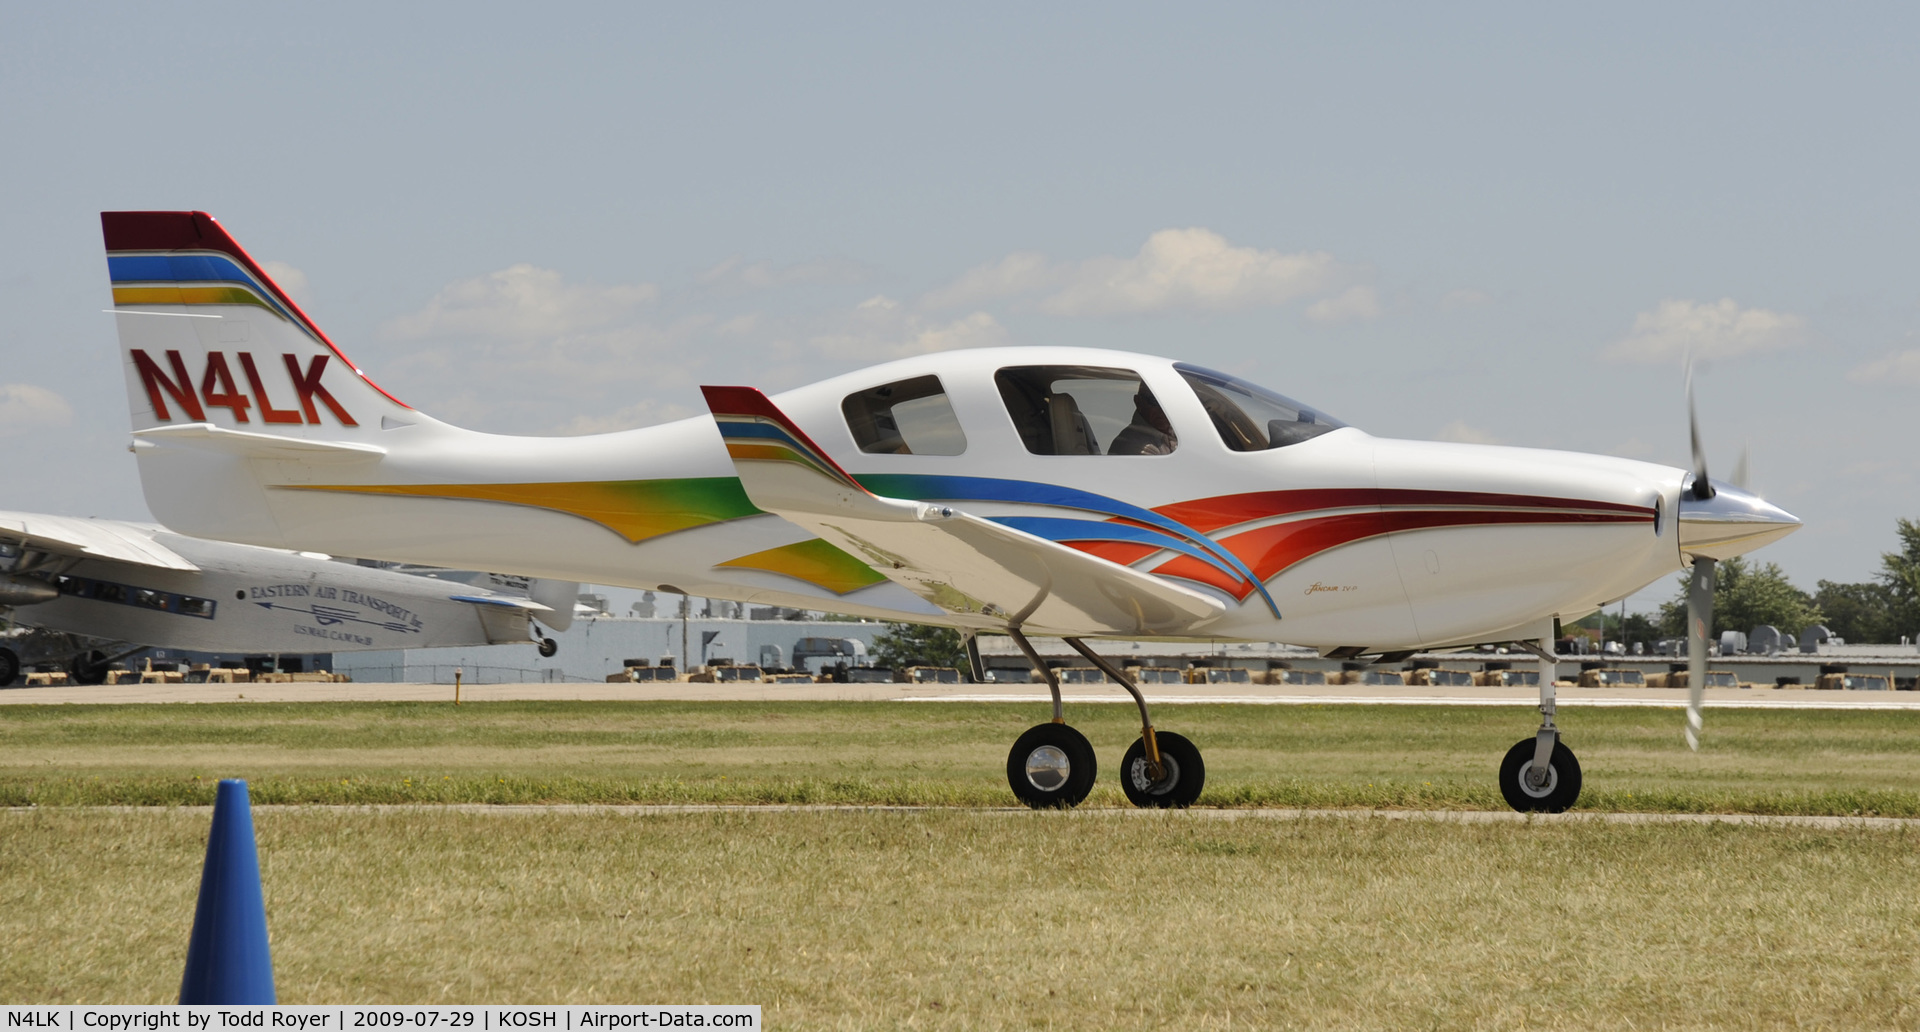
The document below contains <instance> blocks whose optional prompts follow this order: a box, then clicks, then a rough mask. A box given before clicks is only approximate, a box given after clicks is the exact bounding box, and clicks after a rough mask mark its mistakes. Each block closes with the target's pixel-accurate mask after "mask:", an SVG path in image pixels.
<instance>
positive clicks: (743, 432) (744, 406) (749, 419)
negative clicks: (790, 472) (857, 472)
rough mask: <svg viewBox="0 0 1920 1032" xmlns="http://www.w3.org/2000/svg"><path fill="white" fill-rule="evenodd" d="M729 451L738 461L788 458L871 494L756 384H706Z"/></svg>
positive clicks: (709, 402) (710, 405)
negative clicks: (731, 385)
mask: <svg viewBox="0 0 1920 1032" xmlns="http://www.w3.org/2000/svg"><path fill="white" fill-rule="evenodd" d="M700 392H701V393H702V394H705V395H706V397H707V407H708V408H709V409H712V410H713V421H714V422H715V423H716V424H718V425H719V427H720V437H721V438H722V439H723V440H725V441H726V443H727V454H728V455H730V456H732V457H733V459H734V460H735V461H736V462H738V461H742V460H745V461H750V462H786V463H792V464H794V465H798V466H803V467H805V468H807V469H810V470H812V471H814V472H815V473H818V474H820V475H821V476H824V477H827V478H828V479H831V480H835V481H838V482H839V483H840V484H841V485H843V486H845V487H849V488H852V489H853V490H855V491H858V492H860V494H862V495H869V496H870V495H871V492H869V491H868V490H867V489H866V488H864V487H862V486H860V482H859V481H858V480H855V479H853V476H852V474H850V473H848V472H847V471H846V470H844V469H841V468H840V464H839V463H837V462H835V461H833V459H832V457H830V456H828V455H827V453H826V450H825V449H823V448H821V447H820V446H819V445H817V444H815V443H813V439H812V438H811V437H808V436H807V432H806V431H804V430H802V429H800V428H799V427H798V426H795V425H794V423H793V421H792V420H790V419H788V418H787V416H786V414H785V413H783V412H781V411H780V409H779V408H777V407H776V406H775V405H774V404H773V402H772V401H770V400H768V398H767V396H766V395H765V394H762V393H760V390H759V389H758V388H755V387H702V388H700Z"/></svg>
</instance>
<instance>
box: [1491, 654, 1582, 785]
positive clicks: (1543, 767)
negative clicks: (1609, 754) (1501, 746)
mask: <svg viewBox="0 0 1920 1032" xmlns="http://www.w3.org/2000/svg"><path fill="white" fill-rule="evenodd" d="M1513 644H1515V645H1517V646H1519V647H1520V648H1522V649H1524V650H1526V651H1528V652H1531V653H1533V654H1534V656H1536V657H1538V658H1539V660H1540V730H1539V731H1537V732H1535V733H1534V736H1533V737H1532V738H1523V739H1521V740H1520V741H1518V742H1515V743H1514V745H1513V748H1511V749H1508V750H1507V755H1506V758H1505V759H1502V760H1501V761H1500V795H1501V797H1502V798H1504V799H1506V801H1507V805H1508V806H1511V807H1513V808H1514V809H1516V810H1518V811H1520V812H1521V813H1529V812H1532V813H1565V812H1566V811H1567V810H1570V809H1572V808H1573V804H1574V801H1575V800H1577V799H1579V798H1580V761H1579V760H1578V759H1576V758H1574V755H1573V750H1572V749H1569V748H1567V746H1566V743H1565V742H1562V741H1561V740H1560V728H1559V727H1557V726H1556V725H1555V724H1554V722H1553V702H1554V699H1553V695H1554V692H1553V675H1554V672H1555V671H1554V667H1555V656H1554V654H1553V653H1552V652H1550V651H1548V650H1550V649H1551V648H1552V647H1553V624H1552V622H1551V621H1549V622H1548V624H1547V626H1546V628H1545V633H1543V634H1542V635H1541V637H1540V643H1539V644H1538V645H1536V644H1534V643H1533V642H1530V641H1516V642H1514V643H1513Z"/></svg>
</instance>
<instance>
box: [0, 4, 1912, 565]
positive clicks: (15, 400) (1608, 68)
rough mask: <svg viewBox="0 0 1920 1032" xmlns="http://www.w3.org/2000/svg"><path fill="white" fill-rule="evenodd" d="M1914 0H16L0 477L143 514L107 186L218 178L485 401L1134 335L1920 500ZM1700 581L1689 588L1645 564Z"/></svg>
mask: <svg viewBox="0 0 1920 1032" xmlns="http://www.w3.org/2000/svg"><path fill="white" fill-rule="evenodd" d="M1916 22H1920V15H1916V14H1915V13H1914V11H1913V10H1912V9H1910V8H1903V7H1896V6H1880V7H1876V6H1869V5H1848V6H1845V7H1841V8H1832V7H1815V6H1811V5H1809V6H1799V7H1793V6H1778V5H1760V4H1713V5H1705V4H1701V5H1612V6H1608V7H1605V8H1578V7H1574V6H1572V5H1525V4H1512V5H1405V6H1391V5H1370V6H1362V5H1324V6H1298V7H1279V6H1277V5H1244V6H1242V5H1179V6H1178V7H1175V6H1173V5H1165V6H1138V5H1119V4H1098V5H1091V4H1089V5H1070V4H1054V5H980V4H975V5H965V6H964V7H962V6H961V5H948V6H945V7H934V6H931V5H923V6H907V5H840V4H834V5H814V6H804V7H803V6H801V5H766V6H748V5H686V6H684V7H677V8H644V7H636V6H633V5H607V6H592V5H571V4H544V5H538V6H530V5H512V6H487V5H468V4H463V5H428V4H420V5H386V4H382V5H360V6H355V5H326V6H324V7H322V6H315V5H309V6H306V7H299V8H292V7H289V8H285V9H282V8H278V7H275V6H273V5H257V4H232V5H196V4H170V5H166V6H164V7H160V6H134V5H128V6H85V5H26V4H17V3H10V4H4V5H0V97H4V98H5V103H4V104H0V140H4V141H5V147H4V150H3V151H0V153H4V155H5V160H4V161H0V185H3V186H4V188H5V193H4V196H5V197H6V199H7V204H6V205H5V207H4V209H3V210H0V225H3V226H4V227H5V228H6V229H7V230H8V231H9V233H8V235H9V236H10V237H11V238H13V239H14V240H16V241H17V242H19V243H20V244H21V245H22V246H17V247H15V248H13V249H12V250H10V252H9V254H8V255H7V256H4V257H0V308H3V310H4V312H5V317H4V321H3V322H0V341H4V343H3V344H0V348H4V352H3V353H4V354H5V355H6V357H7V362H6V367H5V368H4V370H0V435H4V436H0V474H3V475H4V481H5V483H7V484H8V485H9V486H10V488H11V491H10V492H9V493H8V497H7V499H6V501H5V503H4V504H5V506H6V507H8V508H15V509H27V510H46V511H51V512H59V513H69V514H78V515H102V516H116V517H127V518H144V517H145V508H144V505H143V503H142V502H141V500H140V494H139V488H138V484H137V480H136V476H135V473H134V469H133V464H132V460H131V457H130V456H129V455H127V454H126V452H125V431H126V422H125V418H126V417H125V414H124V405H123V402H122V398H123V387H122V385H121V383H120V376H119V371H118V366H117V362H116V358H115V354H116V352H115V345H114V338H113V328H112V324H111V320H110V319H109V318H108V317H107V316H105V315H102V314H100V310H101V309H102V308H104V307H106V304H107V303H108V296H107V289H106V277H105V269H104V262H103V261H102V258H101V253H100V239H99V231H98V222H97V213H98V212H99V211H100V210H102V209H109V208H127V209H131V208H198V209H202V210H206V211H210V212H213V213H214V214H215V215H217V216H218V217H219V218H220V219H221V220H222V221H223V222H224V223H225V224H226V225H227V227H228V229H229V231H231V232H232V233H233V234H234V235H235V236H236V237H237V238H238V239H239V240H240V241H241V242H242V243H243V244H244V245H246V246H247V247H248V248H249V250H251V251H252V252H253V254H254V255H255V257H256V258H259V259H262V260H263V261H270V262H275V263H280V264H277V265H276V266H274V267H275V268H276V269H280V270H282V271H283V272H284V273H285V277H286V280H287V284H288V286H289V288H290V289H292V290H293V291H294V292H295V293H296V296H300V297H302V298H303V299H304V300H305V301H307V302H308V303H309V311H310V312H311V314H313V315H314V317H315V318H316V319H317V320H318V321H319V322H320V323H321V325H323V326H325V327H326V328H327V329H328V331H329V333H330V334H331V335H332V336H333V337H334V338H335V339H336V341H338V342H339V343H340V344H341V345H342V347H344V348H345V349H346V350H347V351H348V353H350V354H352V355H353V356H354V358H355V360H356V361H358V362H359V363H360V364H361V365H363V366H364V367H366V368H367V369H368V370H369V372H371V373H372V375H373V376H374V377H375V378H376V379H377V380H379V381H380V382H381V383H382V384H383V385H384V386H386V387H388V388H389V389H390V390H392V391H393V392H394V393H395V394H397V395H398V396H400V397H401V398H403V399H405V400H407V401H408V402H409V403H411V404H413V405H415V406H417V407H419V408H422V409H424V410H426V411H428V412H432V413H434V414H436V415H439V416H441V417H443V418H447V419H450V420H452V421H454V422H459V423H462V424H465V425H470V426H474V427H477V428H480V429H488V430H498V431H506V432H526V433H559V432H582V431H589V430H596V429H611V428H616V427H623V426H632V425H642V424H645V423H648V422H652V421H657V420H660V419H665V418H670V417H673V416H677V415H684V414H688V413H691V412H694V411H698V410H699V401H698V395H697V391H696V388H697V386H698V384H699V383H701V382H714V381H716V380H718V381H727V382H732V381H740V380H745V381H748V382H753V383H756V384H759V385H761V386H765V387H768V388H771V389H778V388H783V387H788V386H793V385H796V384H798V383H802V382H806V381H807V380H811V379H814V378H817V377H819V376H823V375H829V374H833V373H838V372H841V371H845V370H847V369H850V368H855V367H857V366H859V365H861V364H865V363H867V362H871V361H875V360H879V359H882V358H886V357H892V356H894V355H899V354H907V353H913V352H915V351H920V350H926V349H931V348H940V347H958V346H981V345H991V344H996V343H1018V344H1049V343H1061V344H1084V345H1099V346H1114V347H1122V348H1129V349H1134V350H1140V351H1147V352H1153V353H1159V354H1169V355H1175V356H1178V357H1181V358H1186V359H1189V360H1192V361H1196V362H1201V363H1203V364H1207V365H1212V366H1216V367H1220V368H1224V369H1229V370H1232V371H1235V372H1240V373H1243V374H1245V375H1248V376H1251V377H1253V378H1255V379H1258V380H1260V381H1262V382H1265V383H1267V384H1269V385H1270V386H1273V387H1275V388H1277V389H1279V390H1282V391H1285V392H1287V393H1290V394H1293V395H1295V396H1298V397H1300V398H1302V399H1303V400H1307V401H1309V402H1311V403H1313V404H1316V405H1318V406H1320V407H1323V408H1325V409H1327V410H1329V411H1331V412H1332V413H1334V414H1336V415H1338V416H1339V417H1341V418H1343V419H1345V420H1348V421H1350V422H1352V423H1354V424H1356V425H1358V426H1361V427H1363V428H1365V429H1367V430H1369V431H1371V432H1373V433H1376V434H1381V435H1390V436H1405V437H1417V438H1450V439H1459V440H1486V441H1498V442H1502V443H1509V444H1518V445H1532V446H1542V447H1557V448H1571V449H1578V450H1587V451H1601V452H1610V453H1615V454H1623V455H1632V456H1635V457H1642V458H1648V459H1655V460H1661V461H1668V462H1673V463H1676V464H1682V463H1684V462H1685V456H1686V424H1685V413H1684V409H1683V402H1682V395H1681V367H1680V359H1679V356H1680V355H1681V354H1682V353H1684V351H1685V350H1686V349H1687V348H1688V347H1692V348H1694V349H1695V350H1696V352H1697V353H1699V354H1701V355H1703V356H1705V363H1704V368H1703V369H1702V371H1701V374H1700V377H1699V390H1700V401H1701V414H1702V418H1703V427H1704V430H1705V433H1706V435H1707V440H1708V444H1709V447H1710V450H1711V456H1712V458H1713V460H1714V463H1715V466H1716V472H1724V471H1729V470H1731V468H1732V465H1733V462H1734V459H1735V457H1736V456H1737V455H1738V453H1739V451H1740V449H1741V447H1742V446H1743V445H1744V446H1749V447H1751V449H1752V452H1753V469H1754V484H1755V486H1756V487H1757V488H1759V489H1760V490H1761V491H1762V492H1763V493H1765V494H1766V495H1767V496H1768V497H1769V498H1771V499H1772V500H1774V501H1776V502H1779V503H1780V504H1782V505H1784V506H1785V507H1787V508H1788V509H1790V510H1792V511H1794V512H1795V513H1797V514H1799V515H1801V516H1802V517H1804V518H1805V519H1806V520H1807V528H1806V529H1805V530H1803V531H1802V532H1800V533H1799V534H1796V535H1795V536H1794V537H1792V538H1790V539H1789V540H1787V541H1786V542H1784V543H1782V544H1780V545H1778V546H1775V547H1773V548H1771V549H1769V550H1768V551H1767V552H1766V553H1765V555H1766V557H1768V558H1770V559H1773V560H1775V561H1778V562H1780V563H1781V564H1782V565H1783V566H1784V567H1785V568H1786V570H1787V572H1788V573H1789V574H1790V575H1791V576H1792V577H1794V579H1795V580H1796V581H1797V582H1799V583H1800V584H1801V585H1802V586H1804V587H1807V588H1809V589H1810V588H1812V587H1813V584H1814V582H1815V581H1816V580H1818V579H1821V578H1826V579H1833V580H1858V579H1863V578H1865V577H1867V576H1869V575H1870V574H1871V573H1872V571H1873V569H1874V567H1875V566H1876V565H1877V562H1878V556H1879V553H1880V552H1881V551H1884V550H1886V549H1888V548H1891V547H1892V544H1893V533H1892V528H1893V521H1894V519H1895V518H1896V517H1898V516H1920V485H1917V484H1916V481H1915V477H1914V468H1915V466H1914V463H1915V457H1914V451H1915V450H1914V447H1913V440H1914V435H1913V433H1912V432H1911V431H1910V429H1909V428H1910V427H1912V426H1914V425H1915V423H1916V421H1917V420H1920V415H1917V414H1916V412H1915V406H1914V404H1913V399H1914V398H1915V395H1916V389H1920V276H1917V275H1916V273H1920V258H1916V246H1915V241H1916V239H1920V233H1916V230H1920V225H1916V223H1920V202H1916V199H1915V187H1914V182H1915V174H1916V169H1920V147H1916V143H1915V133H1914V129H1915V126H1916V125H1920V119H1916V117H1915V115H1916V113H1920V112H1916V107H1917V106H1920V81H1916V80H1920V73H1916V71H1915V63H1914V62H1913V61H1912V60H1911V41H1912V40H1913V39H1914V38H1915V35H1916V33H1915V29H1916V28H1917V27H1920V25H1916ZM1670 594H1671V589H1670V587H1668V586H1666V585H1658V586H1656V587H1655V588H1654V589H1653V590H1652V591H1651V592H1648V593H1646V594H1645V597H1644V598H1643V599H1642V600H1641V601H1642V602H1650V601H1652V600H1654V599H1657V598H1662V597H1666V596H1668V595H1670Z"/></svg>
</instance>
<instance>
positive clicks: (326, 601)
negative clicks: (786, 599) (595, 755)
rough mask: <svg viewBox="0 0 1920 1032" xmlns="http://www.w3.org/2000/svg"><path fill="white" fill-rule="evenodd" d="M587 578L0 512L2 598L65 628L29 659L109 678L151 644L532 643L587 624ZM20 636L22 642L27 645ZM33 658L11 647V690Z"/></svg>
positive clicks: (3, 666)
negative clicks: (377, 558)
mask: <svg viewBox="0 0 1920 1032" xmlns="http://www.w3.org/2000/svg"><path fill="white" fill-rule="evenodd" d="M578 590H579V586H578V585H577V584H573V583H560V582H551V581H539V580H528V579H527V578H515V577H499V576H495V577H491V578H488V579H486V580H483V581H481V582H480V583H477V584H469V583H460V582H452V583H450V582H448V581H446V580H437V579H434V578H432V577H423V576H415V575H410V574H404V573H395V572H392V571H389V570H382V569H373V568H369V567H365V566H355V565H352V564H350V563H343V562H335V561H333V560H332V559H330V558H329V557H328V556H325V555H319V554H314V553H303V552H292V551H286V550H282V549H276V548H262V547H259V546H256V545H243V544H233V543H230V542H225V541H210V540H203V539H200V538H191V537H184V536H182V535H179V534H175V533H173V532H171V531H169V530H167V529H166V528H164V527H157V526H154V525H152V524H147V523H124V522H121V521H118V520H95V519H76V518H74V517H70V516H50V515H46V514H43V513H28V512H0V607H8V608H10V610H11V614H10V615H11V617H12V619H13V622H14V623H16V624H18V625H20V626H22V627H29V628H34V629H37V630H39V631H44V632H53V633H52V634H50V635H48V634H42V635H38V636H36V637H35V638H34V639H33V644H34V645H35V646H37V648H36V651H38V652H43V653H44V654H39V655H35V654H29V655H28V656H27V657H26V658H27V660H28V661H29V662H32V661H35V660H41V659H53V660H56V661H60V662H64V663H66V664H67V668H68V671H69V673H70V674H71V676H72V677H73V679H74V680H75V681H77V682H79V683H82V684H98V683H100V682H101V681H102V680H104V679H105V678H106V674H107V667H108V664H109V663H110V662H112V661H113V660H115V659H119V658H121V657H122V656H124V655H127V654H130V653H133V652H136V651H139V650H140V649H142V648H149V647H160V648H169V649H185V650H191V651H196V652H230V653H236V654H243V653H281V652H287V653H303V652H352V651H360V650H365V649H402V648H419V647H426V646H434V645H488V644H503V643H512V642H523V641H524V642H529V643H531V644H534V645H535V646H536V647H537V648H539V649H540V651H541V652H542V654H544V655H552V654H553V651H554V649H555V645H554V643H553V639H552V638H544V637H542V636H541V634H540V625H541V624H545V625H546V626H548V627H552V628H555V629H559V630H565V629H566V627H567V626H568V625H569V624H570V623H572V621H573V602H574V595H575V593H576V592H577V591H578ZM15 644H21V643H20V642H15ZM21 659H22V657H21V656H20V655H19V653H18V652H16V650H15V649H14V648H12V647H7V646H6V645H0V685H9V684H12V683H13V681H14V679H15V678H16V677H17V676H19V673H20V666H21Z"/></svg>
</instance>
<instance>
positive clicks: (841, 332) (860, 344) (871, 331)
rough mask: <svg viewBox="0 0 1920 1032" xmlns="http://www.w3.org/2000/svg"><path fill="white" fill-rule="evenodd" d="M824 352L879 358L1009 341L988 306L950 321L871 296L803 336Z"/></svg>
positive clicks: (849, 358) (848, 357)
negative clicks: (840, 322) (822, 329)
mask: <svg viewBox="0 0 1920 1032" xmlns="http://www.w3.org/2000/svg"><path fill="white" fill-rule="evenodd" d="M807 343H808V344H810V345H812V346H813V348H814V350H816V351H817V352H819V354H821V355H822V356H823V357H826V358H831V359H839V360H847V361H853V360H857V361H866V362H879V361H885V360H888V359H895V358H907V357H909V356H912V355H929V354H932V353H934V352H936V351H955V350H958V349H961V348H991V347H999V346H1001V345H1004V344H1006V343H1008V337H1007V331H1006V328H1005V327H1003V326H1001V325H1000V323H999V321H998V320H996V319H995V318H994V317H993V316H991V315H988V314H987V313H986V312H974V313H973V314H972V315H968V316H966V317H964V318H961V319H956V320H954V321H952V322H939V321H937V320H929V319H927V318H925V317H924V316H921V315H918V314H916V313H913V312H909V311H907V310H906V309H905V308H903V307H902V306H901V304H900V303H899V302H898V301H895V300H893V299H892V298H889V297H871V298H868V299H867V300H865V301H862V302H861V303H860V304H859V305H858V306H856V307H855V308H854V310H853V311H852V312H851V313H849V315H848V317H847V320H846V324H845V325H844V326H843V327H840V328H838V329H836V330H834V331H832V332H828V333H821V334H816V335H814V336H812V337H810V338H809V339H808V341H807Z"/></svg>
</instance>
